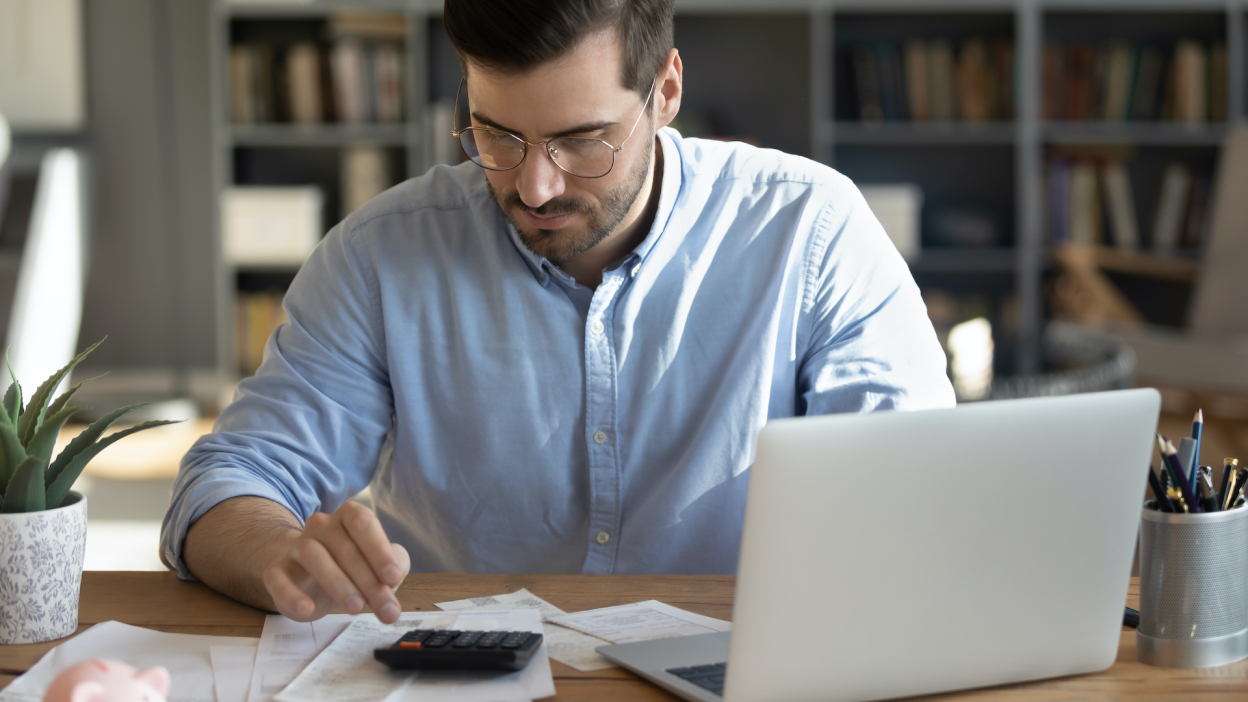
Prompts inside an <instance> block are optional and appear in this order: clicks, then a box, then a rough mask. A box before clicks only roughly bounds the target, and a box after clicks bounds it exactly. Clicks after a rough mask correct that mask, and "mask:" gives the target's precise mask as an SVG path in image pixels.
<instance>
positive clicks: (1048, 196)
mask: <svg viewBox="0 0 1248 702" xmlns="http://www.w3.org/2000/svg"><path fill="white" fill-rule="evenodd" d="M1044 211H1045V216H1046V218H1047V222H1046V224H1047V225H1048V226H1047V228H1048V232H1049V242H1050V243H1052V244H1060V243H1062V242H1064V241H1066V240H1067V239H1068V238H1069V231H1068V229H1069V225H1070V163H1069V162H1068V161H1066V160H1065V159H1054V160H1052V161H1050V162H1049V165H1048V172H1047V174H1046V177H1045V208H1044Z"/></svg>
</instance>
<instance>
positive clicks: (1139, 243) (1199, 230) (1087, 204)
mask: <svg viewBox="0 0 1248 702" xmlns="http://www.w3.org/2000/svg"><path fill="white" fill-rule="evenodd" d="M1046 180H1047V187H1046V197H1047V214H1048V228H1049V236H1050V239H1051V241H1052V242H1053V243H1055V244H1056V243H1062V242H1070V243H1073V244H1082V245H1107V246H1115V247H1117V248H1120V249H1125V250H1132V251H1134V250H1142V249H1149V250H1152V251H1154V252H1156V253H1158V254H1162V255H1171V254H1175V253H1178V252H1180V251H1181V250H1187V251H1193V252H1194V251H1195V250H1197V249H1199V247H1200V245H1201V242H1202V241H1203V240H1204V238H1205V232H1206V230H1207V229H1208V226H1209V222H1208V219H1209V211H1208V205H1209V192H1210V181H1209V179H1208V178H1205V177H1202V176H1200V175H1198V174H1196V173H1195V172H1193V171H1192V169H1191V168H1189V167H1188V166H1186V165H1184V164H1181V163H1171V164H1169V165H1168V166H1167V167H1166V168H1165V170H1164V172H1163V173H1162V176H1161V183H1160V189H1159V195H1158V197H1157V202H1156V207H1155V209H1154V210H1153V218H1152V222H1151V227H1148V228H1147V230H1146V231H1147V232H1148V233H1149V236H1148V238H1147V239H1145V238H1144V237H1143V236H1142V231H1143V229H1142V227H1141V226H1140V223H1139V222H1138V217H1137V211H1138V210H1137V208H1136V202H1135V195H1134V190H1133V188H1132V185H1131V178H1130V176H1129V174H1128V172H1127V168H1126V167H1125V166H1124V164H1123V162H1122V161H1121V160H1120V159H1115V158H1108V159H1093V158H1078V159H1067V158H1055V159H1051V160H1050V161H1049V162H1048V164H1047V174H1046Z"/></svg>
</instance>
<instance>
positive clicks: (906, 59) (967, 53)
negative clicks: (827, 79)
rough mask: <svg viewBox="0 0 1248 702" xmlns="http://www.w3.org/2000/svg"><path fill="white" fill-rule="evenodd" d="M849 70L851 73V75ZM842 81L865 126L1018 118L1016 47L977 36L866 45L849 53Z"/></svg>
mask: <svg viewBox="0 0 1248 702" xmlns="http://www.w3.org/2000/svg"><path fill="white" fill-rule="evenodd" d="M847 69H848V70H847ZM840 72H841V76H840V77H839V78H838V79H840V78H844V79H845V80H846V82H847V84H848V85H847V88H848V89H847V91H846V92H847V93H848V97H849V102H850V104H849V105H848V106H847V113H844V114H843V116H854V117H857V118H858V119H860V120H862V121H864V122H878V121H881V120H887V121H913V122H926V121H937V122H947V121H965V122H983V121H988V120H1006V119H1012V118H1013V116H1014V94H1015V87H1014V85H1015V82H1014V75H1015V71H1014V43H1013V42H1012V41H1011V40H1009V39H1004V38H996V39H988V38H983V37H975V38H971V39H967V40H965V41H963V42H961V43H959V44H958V45H957V46H956V47H955V45H954V42H952V41H950V40H948V39H935V40H931V41H924V40H919V39H915V40H912V41H908V42H906V43H904V44H897V43H887V42H886V43H878V44H863V45H859V46H855V47H853V48H852V49H851V50H849V51H848V52H846V55H845V56H844V60H842V61H841V71H840Z"/></svg>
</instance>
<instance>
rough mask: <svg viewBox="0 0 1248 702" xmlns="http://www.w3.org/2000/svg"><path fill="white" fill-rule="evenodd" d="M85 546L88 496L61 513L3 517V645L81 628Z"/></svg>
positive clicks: (71, 500) (76, 497)
mask: <svg viewBox="0 0 1248 702" xmlns="http://www.w3.org/2000/svg"><path fill="white" fill-rule="evenodd" d="M86 548H87V498H85V497H83V496H82V495H80V494H78V493H76V492H72V491H71V492H70V493H69V496H68V497H66V498H65V502H64V503H62V506H60V507H58V508H57V509H48V510H44V511H42V512H27V513H20V514H3V513H0V644H17V643H37V642H39V641H51V640H52V639H59V638H61V637H62V636H69V635H70V634H72V633H74V632H75V631H77V630H78V589H79V586H80V585H81V584H82V559H83V554H84V552H85V551H86Z"/></svg>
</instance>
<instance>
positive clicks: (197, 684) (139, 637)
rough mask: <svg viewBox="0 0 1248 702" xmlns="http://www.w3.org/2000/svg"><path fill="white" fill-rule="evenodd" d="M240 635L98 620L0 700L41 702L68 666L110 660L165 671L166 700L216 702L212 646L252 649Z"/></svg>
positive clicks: (4, 692)
mask: <svg viewBox="0 0 1248 702" xmlns="http://www.w3.org/2000/svg"><path fill="white" fill-rule="evenodd" d="M255 643H256V639H254V638H249V637H243V636H199V635H190V634H166V633H164V632H161V631H152V630H151V629H144V628H142V627H137V626H130V625H129V624H122V623H121V622H101V623H99V624H96V625H95V626H93V627H91V628H90V629H87V630H86V631H84V632H82V633H80V634H78V635H77V636H75V637H74V638H72V639H69V640H68V641H66V642H65V643H63V644H61V645H59V646H57V647H56V648H53V649H52V650H50V651H48V653H47V654H46V655H44V657H43V658H41V659H39V662H38V663H36V664H35V665H34V666H33V667H31V669H30V670H28V671H26V673H25V674H24V675H22V676H21V677H19V678H17V679H16V680H14V681H13V682H12V683H11V684H10V685H9V686H8V687H6V688H5V689H4V690H0V702H40V701H41V700H42V699H43V695H44V693H45V692H46V691H47V689H48V686H49V685H51V684H52V681H53V680H54V679H55V678H56V676H57V675H59V674H60V673H61V672H62V671H64V670H65V669H66V668H68V667H70V666H72V665H74V664H75V663H78V662H80V661H84V660H86V659H88V658H111V659H113V660H120V661H125V662H126V663H128V664H130V665H132V666H134V667H135V668H138V669H139V670H143V669H144V668H150V667H152V666H154V665H161V666H164V667H165V668H167V669H168V670H169V675H170V677H171V678H172V682H171V684H170V688H169V695H168V699H169V702H214V700H216V693H215V690H214V683H213V673H212V670H213V668H212V658H211V653H210V650H211V648H212V647H213V646H248V645H255Z"/></svg>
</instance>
